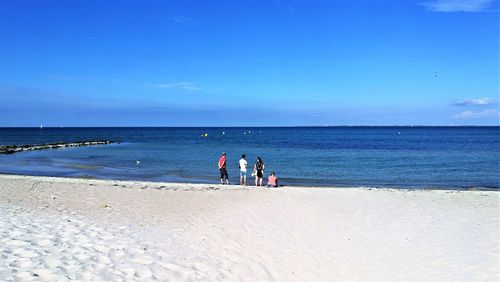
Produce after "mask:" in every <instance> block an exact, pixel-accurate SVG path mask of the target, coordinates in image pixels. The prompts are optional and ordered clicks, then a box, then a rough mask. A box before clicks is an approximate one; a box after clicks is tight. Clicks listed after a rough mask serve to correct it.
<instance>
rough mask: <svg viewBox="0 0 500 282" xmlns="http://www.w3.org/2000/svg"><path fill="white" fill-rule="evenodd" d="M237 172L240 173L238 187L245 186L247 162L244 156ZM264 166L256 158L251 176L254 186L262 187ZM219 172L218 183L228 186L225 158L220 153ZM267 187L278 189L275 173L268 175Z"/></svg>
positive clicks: (258, 158)
mask: <svg viewBox="0 0 500 282" xmlns="http://www.w3.org/2000/svg"><path fill="white" fill-rule="evenodd" d="M238 167H239V172H240V185H244V186H246V185H247V171H248V162H247V160H246V156H245V155H244V154H243V155H241V159H240V160H239V162H238ZM265 169H266V166H265V164H264V162H263V161H262V158H260V157H257V161H256V162H255V164H254V166H253V172H252V176H255V186H262V179H263V178H264V170H265ZM219 172H220V183H221V184H230V183H229V175H228V173H227V158H226V153H225V152H224V153H222V155H221V156H220V158H219ZM267 186H268V187H278V186H279V185H278V178H277V177H276V173H275V172H274V171H273V172H271V175H269V177H268V179H267Z"/></svg>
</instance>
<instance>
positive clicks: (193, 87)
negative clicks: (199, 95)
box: [148, 82, 202, 91]
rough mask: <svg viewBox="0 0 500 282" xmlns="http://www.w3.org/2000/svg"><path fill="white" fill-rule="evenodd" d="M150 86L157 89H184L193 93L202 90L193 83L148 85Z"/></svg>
mask: <svg viewBox="0 0 500 282" xmlns="http://www.w3.org/2000/svg"><path fill="white" fill-rule="evenodd" d="M148 86H150V87H156V88H174V89H183V90H191V91H199V90H202V88H201V87H198V86H196V85H195V84H193V83H191V82H172V83H158V84H148Z"/></svg>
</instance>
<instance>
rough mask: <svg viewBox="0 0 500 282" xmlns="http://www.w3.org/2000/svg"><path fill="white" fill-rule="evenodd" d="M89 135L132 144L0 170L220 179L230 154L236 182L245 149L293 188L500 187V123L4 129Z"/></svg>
mask: <svg viewBox="0 0 500 282" xmlns="http://www.w3.org/2000/svg"><path fill="white" fill-rule="evenodd" d="M205 133H208V136H207V137H202V134H205ZM87 139H109V140H116V141H122V143H121V144H112V145H102V146H93V147H77V148H65V149H53V150H44V151H35V152H23V153H16V154H12V155H0V173H16V174H28V175H51V176H69V177H95V178H112V179H133V180H148V181H176V182H207V183H217V182H218V175H219V174H218V169H217V160H218V157H219V155H220V153H221V152H223V151H225V152H227V154H228V172H229V175H230V181H231V182H232V183H237V182H238V160H239V158H240V156H241V154H242V153H244V154H246V155H247V160H248V162H249V164H252V165H253V163H254V161H255V159H256V158H257V157H258V156H260V157H262V158H263V160H264V162H265V164H266V168H267V169H266V172H265V177H267V175H269V173H270V172H271V171H276V173H277V174H278V177H279V178H280V180H281V183H282V184H284V185H312V186H370V187H401V188H458V189H462V188H463V189H467V188H470V187H477V188H486V189H495V190H499V189H500V127H306V128H304V127H298V128H43V129H38V128H0V145H20V144H39V143H48V142H60V141H79V140H87ZM136 161H140V164H137V163H136Z"/></svg>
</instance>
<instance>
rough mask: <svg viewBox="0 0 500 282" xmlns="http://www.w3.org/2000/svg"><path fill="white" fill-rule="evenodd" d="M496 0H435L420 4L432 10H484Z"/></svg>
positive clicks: (445, 11)
mask: <svg viewBox="0 0 500 282" xmlns="http://www.w3.org/2000/svg"><path fill="white" fill-rule="evenodd" d="M493 2H495V0H433V1H427V2H421V3H420V5H422V6H424V7H426V8H427V10H429V11H431V12H444V13H452V12H471V13H472V12H484V11H486V10H487V9H488V8H489V7H490V6H491V4H492V3H493Z"/></svg>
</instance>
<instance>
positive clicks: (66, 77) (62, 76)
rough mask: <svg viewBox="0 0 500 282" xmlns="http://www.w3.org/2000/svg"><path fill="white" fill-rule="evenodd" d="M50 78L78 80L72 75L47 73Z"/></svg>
mask: <svg viewBox="0 0 500 282" xmlns="http://www.w3.org/2000/svg"><path fill="white" fill-rule="evenodd" d="M47 78H48V79H54V80H68V81H69V80H76V78H74V77H71V76H64V75H53V74H50V75H47Z"/></svg>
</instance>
